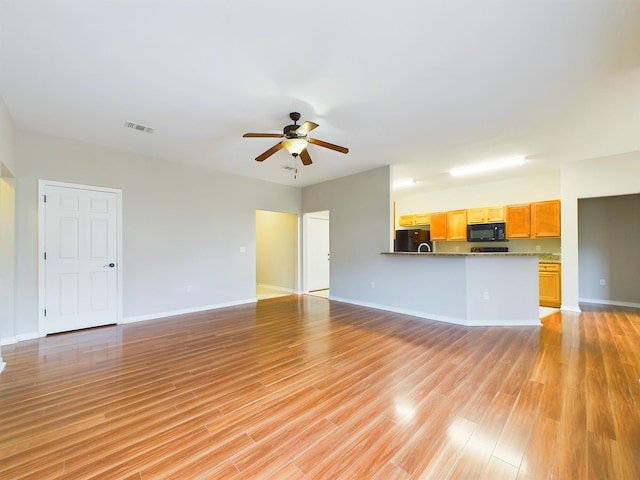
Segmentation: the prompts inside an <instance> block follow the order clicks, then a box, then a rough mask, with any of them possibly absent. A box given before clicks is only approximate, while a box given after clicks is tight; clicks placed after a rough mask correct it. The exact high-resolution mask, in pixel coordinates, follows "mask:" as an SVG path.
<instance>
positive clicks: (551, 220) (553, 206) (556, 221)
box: [531, 200, 560, 238]
mask: <svg viewBox="0 0 640 480" xmlns="http://www.w3.org/2000/svg"><path fill="white" fill-rule="evenodd" d="M531 229H532V232H531V237H532V238H543V237H559V236H560V200H549V201H546V202H536V203H532V204H531Z"/></svg>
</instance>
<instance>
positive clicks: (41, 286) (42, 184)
mask: <svg viewBox="0 0 640 480" xmlns="http://www.w3.org/2000/svg"><path fill="white" fill-rule="evenodd" d="M48 186H55V187H65V188H77V189H81V190H93V191H96V192H106V193H115V195H116V216H117V218H116V242H117V249H118V260H117V263H118V268H117V272H116V278H117V284H118V285H117V287H116V292H117V293H116V295H117V297H118V298H117V301H116V303H117V307H116V315H117V320H116V321H117V323H121V322H122V190H120V189H116V188H106V187H96V186H94V185H81V184H77V183H67V182H57V181H54V180H42V179H40V180H38V334H39V335H40V336H41V337H44V336H45V335H46V328H45V316H44V309H45V305H46V301H45V299H46V282H45V280H46V279H45V273H46V271H45V260H44V252H45V235H44V233H45V218H46V217H45V204H44V192H45V189H46V187H48Z"/></svg>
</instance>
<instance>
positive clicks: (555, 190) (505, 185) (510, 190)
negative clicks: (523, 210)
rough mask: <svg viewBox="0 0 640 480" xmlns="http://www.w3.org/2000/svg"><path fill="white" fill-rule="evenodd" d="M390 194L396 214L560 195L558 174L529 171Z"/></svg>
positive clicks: (525, 201)
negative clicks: (517, 175)
mask: <svg viewBox="0 0 640 480" xmlns="http://www.w3.org/2000/svg"><path fill="white" fill-rule="evenodd" d="M393 198H394V201H395V203H396V216H399V215H405V214H411V213H419V212H444V211H447V210H458V209H466V208H474V207H490V206H492V205H509V204H518V203H529V202H537V201H541V200H552V199H556V198H560V174H559V173H548V174H543V175H532V176H530V177H521V178H514V179H511V180H502V181H499V182H488V183H478V184H475V185H468V186H465V187H458V188H450V189H446V190H437V191H429V192H420V191H419V187H415V189H414V190H412V191H403V190H400V191H398V192H395V193H394V195H393ZM396 221H397V218H396Z"/></svg>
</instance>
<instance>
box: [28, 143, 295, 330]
mask: <svg viewBox="0 0 640 480" xmlns="http://www.w3.org/2000/svg"><path fill="white" fill-rule="evenodd" d="M16 152H17V156H18V159H19V162H18V165H19V168H18V171H17V172H16V180H17V186H16V192H17V241H16V245H17V247H16V249H17V252H16V258H17V261H16V268H17V282H16V297H17V301H16V319H17V330H18V332H17V333H18V334H27V335H28V334H33V333H34V332H37V328H38V315H37V305H38V301H37V299H38V297H37V266H38V256H37V201H38V198H37V197H38V195H37V193H38V192H37V185H38V179H46V180H57V181H63V182H71V183H79V184H86V185H96V186H103V187H111V188H119V189H122V191H123V194H122V197H123V209H122V212H123V255H122V262H121V265H122V268H123V288H124V299H123V315H124V317H125V321H135V320H141V319H145V318H153V317H158V316H164V315H168V314H171V313H179V312H185V311H194V310H198V309H204V308H208V307H216V306H222V305H227V304H233V303H241V302H247V301H253V300H255V285H256V275H255V268H256V264H255V262H256V255H255V248H256V246H255V211H256V210H257V209H262V210H276V211H282V212H290V213H294V214H299V211H300V201H301V200H300V189H298V188H293V187H284V186H281V185H276V184H272V183H267V182H262V181H259V180H253V179H249V178H244V177H238V176H233V175H228V174H223V173H218V172H214V171H210V170H207V169H206V168H203V167H194V166H186V165H182V164H179V163H172V162H167V161H164V160H160V159H157V158H150V157H144V156H142V155H137V154H132V153H127V152H123V151H118V150H114V149H109V148H103V147H99V146H95V145H89V144H84V143H80V142H75V141H72V140H66V139H62V138H57V137H51V136H46V135H39V134H34V133H29V132H19V133H18V136H17V149H16ZM241 247H245V248H246V252H245V253H242V252H241V251H240V248H241ZM187 285H192V291H191V292H187V288H186V286H187Z"/></svg>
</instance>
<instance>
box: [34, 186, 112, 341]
mask: <svg viewBox="0 0 640 480" xmlns="http://www.w3.org/2000/svg"><path fill="white" fill-rule="evenodd" d="M45 199H46V200H45ZM43 201H44V216H45V218H44V254H43V265H44V283H43V284H42V283H41V285H42V286H43V287H44V290H45V292H44V295H43V298H44V311H43V318H42V321H41V330H44V331H43V332H42V333H54V332H63V331H68V330H77V329H81V328H88V327H95V326H99V325H108V324H112V323H117V321H118V275H117V271H118V260H119V255H118V253H119V252H118V235H117V228H118V208H117V207H118V201H117V193H116V192H114V191H101V190H92V189H90V188H76V187H67V186H57V185H45V187H44V198H43ZM41 298H42V297H41Z"/></svg>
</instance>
